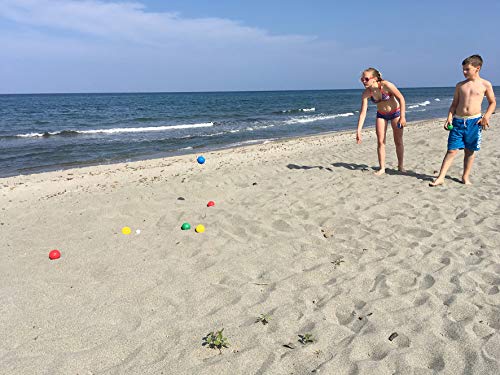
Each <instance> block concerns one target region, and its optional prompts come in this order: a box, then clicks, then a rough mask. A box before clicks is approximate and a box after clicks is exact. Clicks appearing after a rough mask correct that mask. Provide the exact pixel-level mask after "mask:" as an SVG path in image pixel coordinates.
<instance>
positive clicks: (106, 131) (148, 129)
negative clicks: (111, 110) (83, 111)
mask: <svg viewBox="0 0 500 375" xmlns="http://www.w3.org/2000/svg"><path fill="white" fill-rule="evenodd" d="M211 126H214V123H213V122H204V123H199V124H180V125H170V126H149V127H144V128H112V129H91V130H70V131H69V132H73V133H75V134H119V133H146V132H158V131H167V130H177V129H194V128H209V127H211ZM64 132H65V131H58V132H46V133H27V134H18V135H17V137H21V138H31V137H46V136H48V135H60V134H64ZM66 132H68V131H66Z"/></svg>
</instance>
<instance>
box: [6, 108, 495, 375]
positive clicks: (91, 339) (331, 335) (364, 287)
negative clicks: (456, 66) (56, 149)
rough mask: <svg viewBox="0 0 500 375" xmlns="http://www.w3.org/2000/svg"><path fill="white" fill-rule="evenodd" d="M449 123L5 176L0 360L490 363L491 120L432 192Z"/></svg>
mask: <svg viewBox="0 0 500 375" xmlns="http://www.w3.org/2000/svg"><path fill="white" fill-rule="evenodd" d="M370 121H371V119H370ZM442 123H443V121H442V120H432V121H423V122H413V123H410V124H409V125H408V128H407V129H408V130H407V131H406V133H405V147H406V158H405V160H406V163H405V164H406V168H407V169H408V172H407V173H406V174H401V173H399V172H397V171H396V168H395V167H396V165H397V164H396V157H395V150H394V144H393V141H392V131H388V141H387V166H388V168H389V169H388V173H387V174H386V175H384V176H381V177H377V176H374V175H373V170H374V168H375V167H376V166H377V154H376V137H375V131H374V129H373V128H370V129H366V130H365V132H364V139H363V143H362V144H361V145H356V142H355V134H354V133H353V132H346V133H334V134H325V135H320V136H314V137H308V138H301V139H290V140H286V141H278V142H270V143H266V144H260V145H253V146H248V147H241V148H236V149H228V150H222V151H213V152H208V153H205V154H204V156H205V158H206V163H205V164H203V165H201V164H198V163H197V162H196V156H197V155H184V156H179V157H171V158H164V159H154V160H146V161H140V162H133V163H123V164H115V165H101V166H92V167H86V168H79V169H71V170H64V171H56V172H48V173H41V174H35V175H28V176H17V177H9V178H4V179H0V189H1V193H0V206H1V211H0V237H1V238H2V240H1V243H2V246H1V249H2V262H1V265H0V298H1V301H2V302H1V305H0V306H1V307H0V308H1V314H0V336H1V337H2V340H1V343H0V373H2V374H80V375H82V374H215V373H216V374H294V375H298V374H311V373H322V374H333V375H340V374H346V375H347V374H366V375H371V374H375V375H377V374H418V375H424V374H450V375H452V374H453V375H456V374H478V375H479V374H481V375H489V374H491V375H493V374H499V373H500V293H499V288H500V251H499V248H500V173H499V170H500V148H499V147H498V146H499V145H500V131H499V130H498V127H499V126H500V117H499V116H498V115H493V116H492V119H491V124H492V126H491V129H490V130H488V131H487V132H485V134H484V137H483V145H482V148H483V149H482V150H481V151H480V152H479V153H478V156H477V158H476V162H475V165H474V168H473V172H472V176H471V179H472V182H473V185H472V186H465V185H463V184H461V183H460V182H459V179H460V177H461V172H462V160H463V153H460V154H459V156H458V157H457V159H456V160H455V162H454V164H453V166H452V168H451V169H450V172H449V177H448V178H447V180H446V184H445V185H444V186H440V187H436V188H431V187H429V186H428V183H429V181H431V180H432V179H433V178H434V176H436V175H437V171H438V170H439V167H440V165H441V161H442V158H443V156H444V153H445V151H446V139H447V133H446V131H444V130H443V128H442ZM208 201H214V202H215V206H214V207H207V202H208ZM184 222H188V223H190V224H191V226H192V228H191V229H190V230H185V231H183V230H181V225H182V223H184ZM198 224H203V225H204V226H205V232H204V233H196V232H195V231H194V227H195V226H196V225H198ZM125 226H128V227H130V228H131V234H130V235H124V234H122V228H123V227H125ZM52 249H58V250H60V252H61V258H60V259H57V260H49V258H48V254H49V252H50V251H51V250H52ZM261 314H265V315H266V316H267V321H268V323H267V324H263V322H262V321H257V320H258V319H257V318H258V317H259V316H261ZM222 328H223V329H224V331H223V334H224V336H225V337H226V338H227V341H228V342H229V346H228V347H227V348H225V347H223V348H221V350H220V351H219V350H218V349H217V348H209V347H208V345H203V343H204V341H203V338H204V337H205V336H206V335H207V334H208V333H209V332H215V331H218V330H220V329H222ZM299 335H306V336H307V337H309V338H310V342H303V343H301V342H299ZM309 335H310V336H309ZM303 341H308V340H303Z"/></svg>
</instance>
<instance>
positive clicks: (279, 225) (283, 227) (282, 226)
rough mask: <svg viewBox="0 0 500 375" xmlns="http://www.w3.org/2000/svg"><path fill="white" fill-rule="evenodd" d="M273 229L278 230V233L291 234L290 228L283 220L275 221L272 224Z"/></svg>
mask: <svg viewBox="0 0 500 375" xmlns="http://www.w3.org/2000/svg"><path fill="white" fill-rule="evenodd" d="M272 225H273V228H274V229H276V230H279V231H280V232H291V231H292V227H291V226H290V224H288V223H287V222H286V221H284V220H276V221H275V222H273V224H272Z"/></svg>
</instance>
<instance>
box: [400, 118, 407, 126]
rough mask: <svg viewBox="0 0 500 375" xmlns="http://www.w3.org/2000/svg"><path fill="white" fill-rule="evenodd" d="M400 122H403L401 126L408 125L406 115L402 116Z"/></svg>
mask: <svg viewBox="0 0 500 375" xmlns="http://www.w3.org/2000/svg"><path fill="white" fill-rule="evenodd" d="M399 123H400V124H401V127H402V128H404V127H405V126H406V117H400V118H399Z"/></svg>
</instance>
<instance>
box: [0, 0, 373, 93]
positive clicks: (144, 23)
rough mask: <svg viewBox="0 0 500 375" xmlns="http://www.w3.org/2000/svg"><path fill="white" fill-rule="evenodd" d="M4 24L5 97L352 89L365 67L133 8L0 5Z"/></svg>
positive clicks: (305, 42) (244, 29) (339, 56)
mask: <svg viewBox="0 0 500 375" xmlns="http://www.w3.org/2000/svg"><path fill="white" fill-rule="evenodd" d="M2 20H3V21H5V20H7V21H8V22H0V48H1V49H2V52H3V54H4V55H5V57H4V58H2V59H1V60H0V81H1V82H2V91H3V92H20V91H22V92H40V91H44V92H54V91H56V92H61V91H186V90H192V91H196V90H259V89H293V88H331V87H350V86H351V87H352V85H353V84H356V83H357V78H358V75H359V71H360V70H361V68H362V67H363V66H364V58H363V57H362V58H361V61H358V60H359V59H358V57H359V56H360V55H363V54H364V53H363V50H362V49H357V48H351V47H349V48H346V47H345V46H344V47H341V46H339V45H338V44H337V43H335V42H334V41H331V40H330V41H329V40H319V39H318V38H315V37H314V36H307V35H274V34H272V33H270V32H269V31H267V30H264V29H261V28H256V27H251V26H246V25H244V24H243V23H241V22H236V21H233V20H229V19H223V18H188V17H183V16H182V15H181V14H179V13H175V12H153V11H149V10H148V9H147V8H146V7H145V6H144V5H143V4H141V3H139V2H135V3H127V2H120V1H119V0H116V1H114V2H104V1H98V0H83V1H76V0H50V1H49V0H38V1H37V0H0V21H2ZM2 25H3V26H2ZM6 25H7V26H6ZM12 25H14V27H12ZM373 48H376V47H373ZM379 55H380V54H379ZM358 63H361V64H363V65H361V66H358V65H357V64H358ZM7 72H8V73H7Z"/></svg>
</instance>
